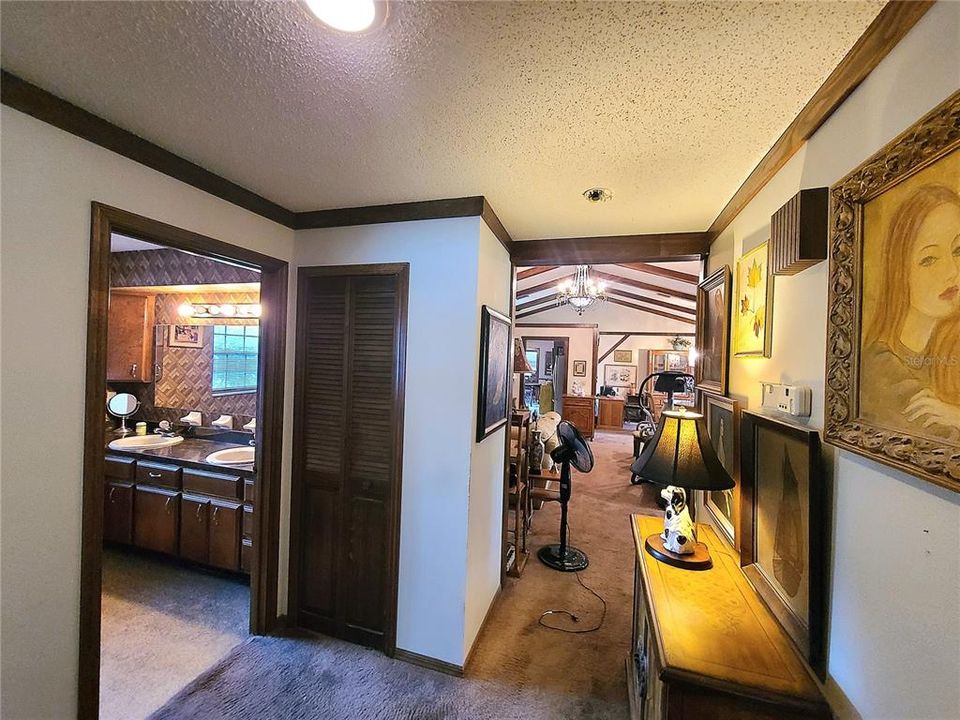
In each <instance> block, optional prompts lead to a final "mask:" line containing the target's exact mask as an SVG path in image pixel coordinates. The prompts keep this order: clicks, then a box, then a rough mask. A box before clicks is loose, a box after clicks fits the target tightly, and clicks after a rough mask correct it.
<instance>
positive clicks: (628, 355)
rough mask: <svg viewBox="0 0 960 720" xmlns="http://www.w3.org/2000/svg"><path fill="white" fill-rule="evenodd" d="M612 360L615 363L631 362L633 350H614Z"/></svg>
mask: <svg viewBox="0 0 960 720" xmlns="http://www.w3.org/2000/svg"><path fill="white" fill-rule="evenodd" d="M613 361H614V362H615V363H632V362H633V350H614V351H613Z"/></svg>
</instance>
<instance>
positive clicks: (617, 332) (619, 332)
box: [600, 330, 696, 337]
mask: <svg viewBox="0 0 960 720" xmlns="http://www.w3.org/2000/svg"><path fill="white" fill-rule="evenodd" d="M695 334H696V333H692V332H690V333H684V332H677V331H676V330H667V331H666V332H658V331H656V330H642V331H640V332H635V331H632V330H601V331H600V335H630V336H631V337H632V336H634V335H640V336H641V337H662V336H664V335H670V336H673V335H679V336H680V337H693V336H694V335H695Z"/></svg>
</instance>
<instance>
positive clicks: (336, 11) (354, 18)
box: [304, 0, 377, 33]
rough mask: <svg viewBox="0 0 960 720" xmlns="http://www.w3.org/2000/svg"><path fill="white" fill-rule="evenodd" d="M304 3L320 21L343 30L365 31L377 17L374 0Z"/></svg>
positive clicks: (314, 0) (328, 0) (307, 1)
mask: <svg viewBox="0 0 960 720" xmlns="http://www.w3.org/2000/svg"><path fill="white" fill-rule="evenodd" d="M304 3H305V4H306V6H307V9H309V10H310V12H312V13H313V14H314V15H315V16H316V18H317V19H318V20H319V21H320V22H322V23H323V24H324V25H329V26H330V27H332V28H333V29H334V30H340V31H341V32H347V33H357V32H363V31H364V30H366V29H367V28H369V27H370V26H371V25H373V21H374V20H376V18H377V6H376V5H375V4H374V2H373V0H304Z"/></svg>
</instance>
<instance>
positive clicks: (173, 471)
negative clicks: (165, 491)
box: [137, 460, 180, 490]
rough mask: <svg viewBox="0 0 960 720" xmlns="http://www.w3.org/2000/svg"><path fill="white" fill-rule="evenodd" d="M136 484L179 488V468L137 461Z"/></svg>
mask: <svg viewBox="0 0 960 720" xmlns="http://www.w3.org/2000/svg"><path fill="white" fill-rule="evenodd" d="M137 484H138V485H156V486H157V487H168V488H173V489H174V490H179V489H180V468H178V467H176V466H175V465H162V464H160V463H155V462H148V461H145V460H141V461H139V462H138V463H137Z"/></svg>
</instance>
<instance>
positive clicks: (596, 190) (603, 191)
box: [583, 187, 613, 203]
mask: <svg viewBox="0 0 960 720" xmlns="http://www.w3.org/2000/svg"><path fill="white" fill-rule="evenodd" d="M583 196H584V197H585V198H586V199H587V202H591V203H601V202H606V201H607V200H613V193H612V192H610V190H608V189H607V188H602V187H592V188H590V189H588V190H584V191H583Z"/></svg>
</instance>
